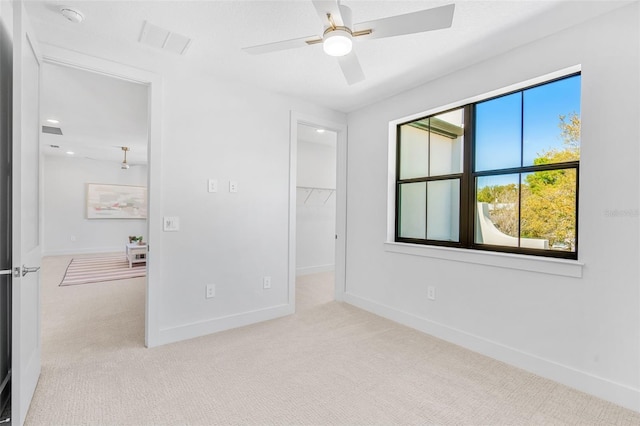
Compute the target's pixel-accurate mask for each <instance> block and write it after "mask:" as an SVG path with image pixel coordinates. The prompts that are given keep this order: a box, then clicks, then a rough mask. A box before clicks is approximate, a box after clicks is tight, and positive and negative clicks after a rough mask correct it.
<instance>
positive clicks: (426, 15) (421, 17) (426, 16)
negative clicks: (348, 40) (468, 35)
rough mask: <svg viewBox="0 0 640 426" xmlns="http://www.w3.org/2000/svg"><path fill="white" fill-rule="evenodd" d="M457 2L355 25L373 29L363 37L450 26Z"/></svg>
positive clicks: (370, 37)
mask: <svg viewBox="0 0 640 426" xmlns="http://www.w3.org/2000/svg"><path fill="white" fill-rule="evenodd" d="M454 9H455V4H449V5H446V6H440V7H435V8H433V9H426V10H421V11H418V12H412V13H407V14H404V15H397V16H390V17H388V18H382V19H376V20H373V21H368V22H361V23H359V24H356V25H355V26H354V30H355V31H361V30H366V29H372V30H373V31H372V32H371V34H369V35H366V36H362V38H363V39H365V38H366V39H374V38H383V37H394V36H398V35H405V34H414V33H422V32H425V31H432V30H440V29H443V28H449V27H450V26H451V23H452V22H453V11H454Z"/></svg>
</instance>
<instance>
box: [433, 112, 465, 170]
mask: <svg viewBox="0 0 640 426" xmlns="http://www.w3.org/2000/svg"><path fill="white" fill-rule="evenodd" d="M463 118H464V114H463V109H456V110H453V111H449V112H446V113H444V114H439V115H436V116H433V117H431V119H430V120H429V124H430V127H429V129H430V131H431V142H430V154H431V155H430V161H431V165H430V166H431V168H430V176H441V175H450V174H454V173H462V154H463V152H464V150H463V145H462V140H463V138H462V132H463V129H462V126H463Z"/></svg>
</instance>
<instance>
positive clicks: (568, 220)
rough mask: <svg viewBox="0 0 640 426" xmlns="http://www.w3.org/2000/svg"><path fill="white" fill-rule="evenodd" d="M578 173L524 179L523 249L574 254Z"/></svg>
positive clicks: (550, 173) (528, 175) (552, 173)
mask: <svg viewBox="0 0 640 426" xmlns="http://www.w3.org/2000/svg"><path fill="white" fill-rule="evenodd" d="M576 177H577V175H576V170H575V169H563V170H550V171H544V172H535V173H525V174H523V175H522V219H521V221H522V222H521V225H520V226H521V232H520V235H521V237H522V238H521V246H522V247H531V248H540V249H552V250H562V251H570V252H574V251H575V243H576Z"/></svg>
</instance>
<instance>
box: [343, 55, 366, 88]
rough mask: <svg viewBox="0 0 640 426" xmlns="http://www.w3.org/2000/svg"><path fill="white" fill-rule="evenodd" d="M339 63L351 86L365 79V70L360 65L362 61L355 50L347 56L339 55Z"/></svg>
mask: <svg viewBox="0 0 640 426" xmlns="http://www.w3.org/2000/svg"><path fill="white" fill-rule="evenodd" d="M338 63H339V64H340V68H341V69H342V74H344V78H345V79H347V84H348V85H349V86H351V85H352V84H356V83H359V82H361V81H362V80H364V72H363V71H362V67H361V66H360V61H359V60H358V57H357V56H356V54H355V52H353V51H352V52H351V53H349V54H348V55H345V56H339V57H338Z"/></svg>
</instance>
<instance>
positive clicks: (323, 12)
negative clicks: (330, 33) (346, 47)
mask: <svg viewBox="0 0 640 426" xmlns="http://www.w3.org/2000/svg"><path fill="white" fill-rule="evenodd" d="M312 3H313V6H314V7H315V8H316V11H317V12H318V17H319V18H320V21H321V22H322V25H323V26H324V27H327V26H329V20H328V18H327V13H330V14H331V18H332V19H333V22H334V23H335V24H336V26H337V27H342V26H344V20H343V19H342V13H341V12H340V6H339V5H338V1H337V0H312Z"/></svg>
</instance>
